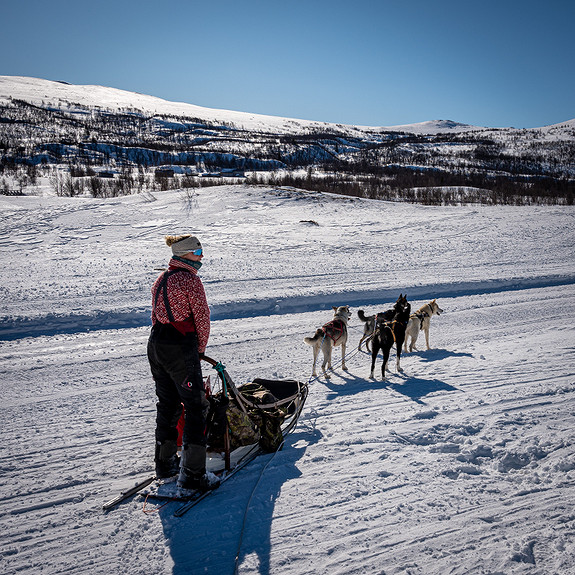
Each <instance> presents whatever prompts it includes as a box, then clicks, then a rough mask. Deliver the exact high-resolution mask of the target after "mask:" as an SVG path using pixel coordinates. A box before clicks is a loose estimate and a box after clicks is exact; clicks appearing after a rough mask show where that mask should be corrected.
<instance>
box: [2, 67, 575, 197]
mask: <svg viewBox="0 0 575 575" xmlns="http://www.w3.org/2000/svg"><path fill="white" fill-rule="evenodd" d="M0 141H2V142H3V148H2V157H1V158H0V160H1V164H0V167H1V169H2V171H3V172H4V173H5V174H7V175H8V177H9V180H4V181H2V180H0V192H1V193H10V192H14V191H15V190H16V189H20V190H21V193H24V188H25V187H26V185H27V184H28V182H29V181H31V182H32V185H33V182H34V181H35V180H36V178H37V177H39V172H42V173H40V176H44V177H45V178H49V179H51V181H52V182H55V184H54V191H55V193H57V194H65V195H81V194H82V193H84V192H86V187H87V186H88V187H89V188H90V189H89V193H91V194H92V195H94V196H96V197H99V196H115V195H123V194H126V193H132V192H133V191H134V188H137V190H138V191H142V190H149V189H153V188H154V187H155V186H156V185H157V182H153V181H150V180H153V179H154V173H155V172H154V170H155V169H156V168H158V167H164V168H168V169H170V170H171V172H170V177H171V173H172V172H175V171H174V169H173V168H176V169H177V170H176V171H177V172H180V173H181V172H183V171H185V170H188V171H189V173H190V174H191V175H204V176H206V175H211V176H216V177H228V176H229V174H230V173H234V174H236V175H238V176H240V177H243V176H246V175H247V176H248V177H249V178H250V180H249V182H250V183H263V184H266V185H267V184H269V183H270V182H273V183H281V184H284V185H296V186H298V187H306V188H307V189H311V190H315V191H330V192H336V193H342V194H347V195H354V196H361V197H369V198H380V199H399V200H402V201H405V200H407V201H415V202H421V203H427V204H437V203H446V204H449V203H460V202H467V201H471V202H476V203H485V202H487V203H513V204H525V203H557V204H565V203H572V202H573V197H574V196H575V122H574V121H572V120H569V121H567V122H564V123H562V124H557V125H555V126H548V127H544V128H537V129H530V130H516V129H513V128H479V127H475V126H469V125H466V124H459V123H456V122H453V121H449V120H437V121H430V122H423V123H419V124H410V125H405V126H391V127H365V126H346V125H342V124H328V123H324V122H310V121H304V120H296V119H290V118H280V117H273V116H263V115H257V114H248V113H243V112H233V111H228V110H214V109H209V108H202V107H199V106H194V105H192V104H184V103H174V102H167V101H165V100H162V99H160V98H155V97H152V96H145V95H142V94H135V93H132V92H126V91H122V90H117V89H114V88H105V87H102V86H73V85H69V84H65V83H62V82H51V81H48V80H39V79H35V78H22V77H11V76H0ZM100 172H107V173H112V174H114V173H115V174H116V175H118V176H119V175H120V174H121V175H122V179H121V181H120V182H118V183H116V184H112V183H111V182H107V183H105V184H102V182H100V181H98V180H97V174H99V173H100ZM136 172H137V174H136ZM64 174H66V177H67V178H68V180H70V178H72V179H75V181H68V183H67V186H61V185H59V183H58V182H61V181H62V177H63V175H64ZM86 176H89V177H92V178H94V177H96V180H94V179H92V180H91V181H87V180H77V179H76V178H79V177H86ZM176 179H178V178H176ZM181 179H182V178H180V180H181ZM186 184H187V185H188V186H191V187H194V186H195V187H197V186H199V185H200V182H198V181H193V180H191V179H189V178H188V181H187V182H186ZM162 185H163V188H162V189H168V188H178V187H181V186H182V185H184V184H183V183H182V182H181V181H175V182H174V181H172V180H168V179H164V181H163V182H162ZM64 188H66V189H65V190H64ZM26 193H37V190H33V189H32V190H27V191H26Z"/></svg>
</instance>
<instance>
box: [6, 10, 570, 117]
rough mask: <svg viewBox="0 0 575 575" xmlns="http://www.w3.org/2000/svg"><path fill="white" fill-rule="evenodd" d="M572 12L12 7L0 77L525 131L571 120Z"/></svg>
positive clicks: (314, 113) (296, 113)
mask: <svg viewBox="0 0 575 575" xmlns="http://www.w3.org/2000/svg"><path fill="white" fill-rule="evenodd" d="M574 23H575V2H571V1H568V0H561V1H557V0H546V1H545V2H543V1H537V2H535V1H531V0H523V1H522V0H516V1H515V0H513V1H509V0H499V1H497V2H496V1H492V0H483V1H482V2H466V1H464V0H463V1H462V0H458V1H451V0H446V1H443V0H436V1H435V2H430V1H429V0H422V1H420V0H412V1H409V2H402V1H400V0H379V1H378V0H353V1H352V0H350V1H346V2H343V1H340V0H329V1H328V0H289V1H281V2H280V1H276V0H244V1H242V0H235V1H234V0H211V1H210V0H204V1H202V2H198V1H195V0H188V1H184V0H179V1H176V0H164V1H160V0H154V1H148V0H116V1H114V2H112V1H109V0H90V1H86V0H74V1H72V0H68V1H64V0H50V1H49V2H45V1H42V2H40V1H37V0H12V1H11V2H8V1H7V0H4V1H3V2H2V10H1V11H0V74H2V75H14V76H34V77H39V78H46V79H50V80H64V81H67V82H70V83H73V84H99V85H103V86H110V87H114V88H121V89H124V90H130V91H134V92H141V93H144V94H149V95H153V96H158V97H161V98H164V99H166V100H172V101H179V102H189V103H192V104H197V105H199V106H206V107H210V108H222V109H228V110H238V111H243V112H252V113H260V114H270V115H274V116H284V117H293V118H301V119H308V120H322V121H327V122H334V123H342V124H359V125H369V126H391V125H398V124H408V123H414V122H422V121H426V120H438V119H444V120H446V119H449V120H455V121H457V122H463V123H468V124H474V125H480V126H491V127H502V126H514V127H517V128H529V127H536V126H543V125H549V124H555V123H559V122H563V121H566V120H570V119H573V118H575V40H574V38H575V34H574V33H573V24H574Z"/></svg>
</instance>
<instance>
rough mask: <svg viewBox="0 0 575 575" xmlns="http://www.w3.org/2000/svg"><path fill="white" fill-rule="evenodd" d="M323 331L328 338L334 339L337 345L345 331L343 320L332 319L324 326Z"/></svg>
mask: <svg viewBox="0 0 575 575" xmlns="http://www.w3.org/2000/svg"><path fill="white" fill-rule="evenodd" d="M321 330H322V331H323V333H324V334H325V335H326V336H327V337H329V338H331V339H332V341H333V343H336V342H337V340H338V339H339V338H340V337H341V336H342V335H343V332H344V331H345V323H344V322H343V321H341V319H332V320H331V321H328V322H327V323H326V324H324V325H323V326H322V328H321Z"/></svg>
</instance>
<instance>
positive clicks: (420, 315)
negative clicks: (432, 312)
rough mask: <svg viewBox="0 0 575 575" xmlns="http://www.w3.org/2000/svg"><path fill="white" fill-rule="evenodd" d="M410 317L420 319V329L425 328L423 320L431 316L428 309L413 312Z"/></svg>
mask: <svg viewBox="0 0 575 575" xmlns="http://www.w3.org/2000/svg"><path fill="white" fill-rule="evenodd" d="M409 317H413V318H415V317H416V318H417V319H419V329H420V330H422V329H423V322H424V321H425V318H426V317H429V314H428V313H427V312H426V311H418V312H416V313H412V314H411V315H410V316H409Z"/></svg>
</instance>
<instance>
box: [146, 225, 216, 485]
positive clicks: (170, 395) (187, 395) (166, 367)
mask: <svg viewBox="0 0 575 575" xmlns="http://www.w3.org/2000/svg"><path fill="white" fill-rule="evenodd" d="M165 241H166V244H167V245H168V246H169V247H171V249H172V258H171V259H170V262H169V267H168V269H167V270H166V271H165V272H163V273H162V274H160V276H159V277H158V278H157V279H156V281H155V282H154V285H153V286H152V330H151V333H150V337H149V339H148V350H147V351H148V360H149V362H150V369H151V372H152V377H153V379H154V382H155V385H156V395H157V397H158V402H157V416H156V432H155V438H156V449H155V458H154V461H155V467H156V477H157V478H159V479H166V478H169V477H173V476H175V475H176V474H178V473H179V475H178V480H177V481H178V483H177V485H178V487H179V488H181V489H184V490H188V489H189V490H192V489H200V490H207V489H211V488H214V487H217V484H218V482H219V479H218V478H217V477H216V476H215V475H213V474H211V473H207V472H206V422H207V417H208V411H209V401H208V400H207V398H206V389H205V387H204V379H203V376H202V368H201V365H200V359H201V356H202V355H203V353H204V352H205V350H206V346H207V344H208V338H209V335H210V309H209V307H208V302H207V299H206V294H205V291H204V286H203V284H202V281H201V279H200V277H199V276H198V270H199V269H200V267H201V266H202V258H203V248H202V244H201V243H200V241H199V240H198V238H196V237H195V236H192V235H180V236H166V237H165ZM182 404H183V407H184V410H185V424H184V431H183V446H182V456H181V460H180V458H179V457H178V453H177V450H178V447H177V438H178V431H177V424H178V420H179V418H180V416H181V413H182Z"/></svg>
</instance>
